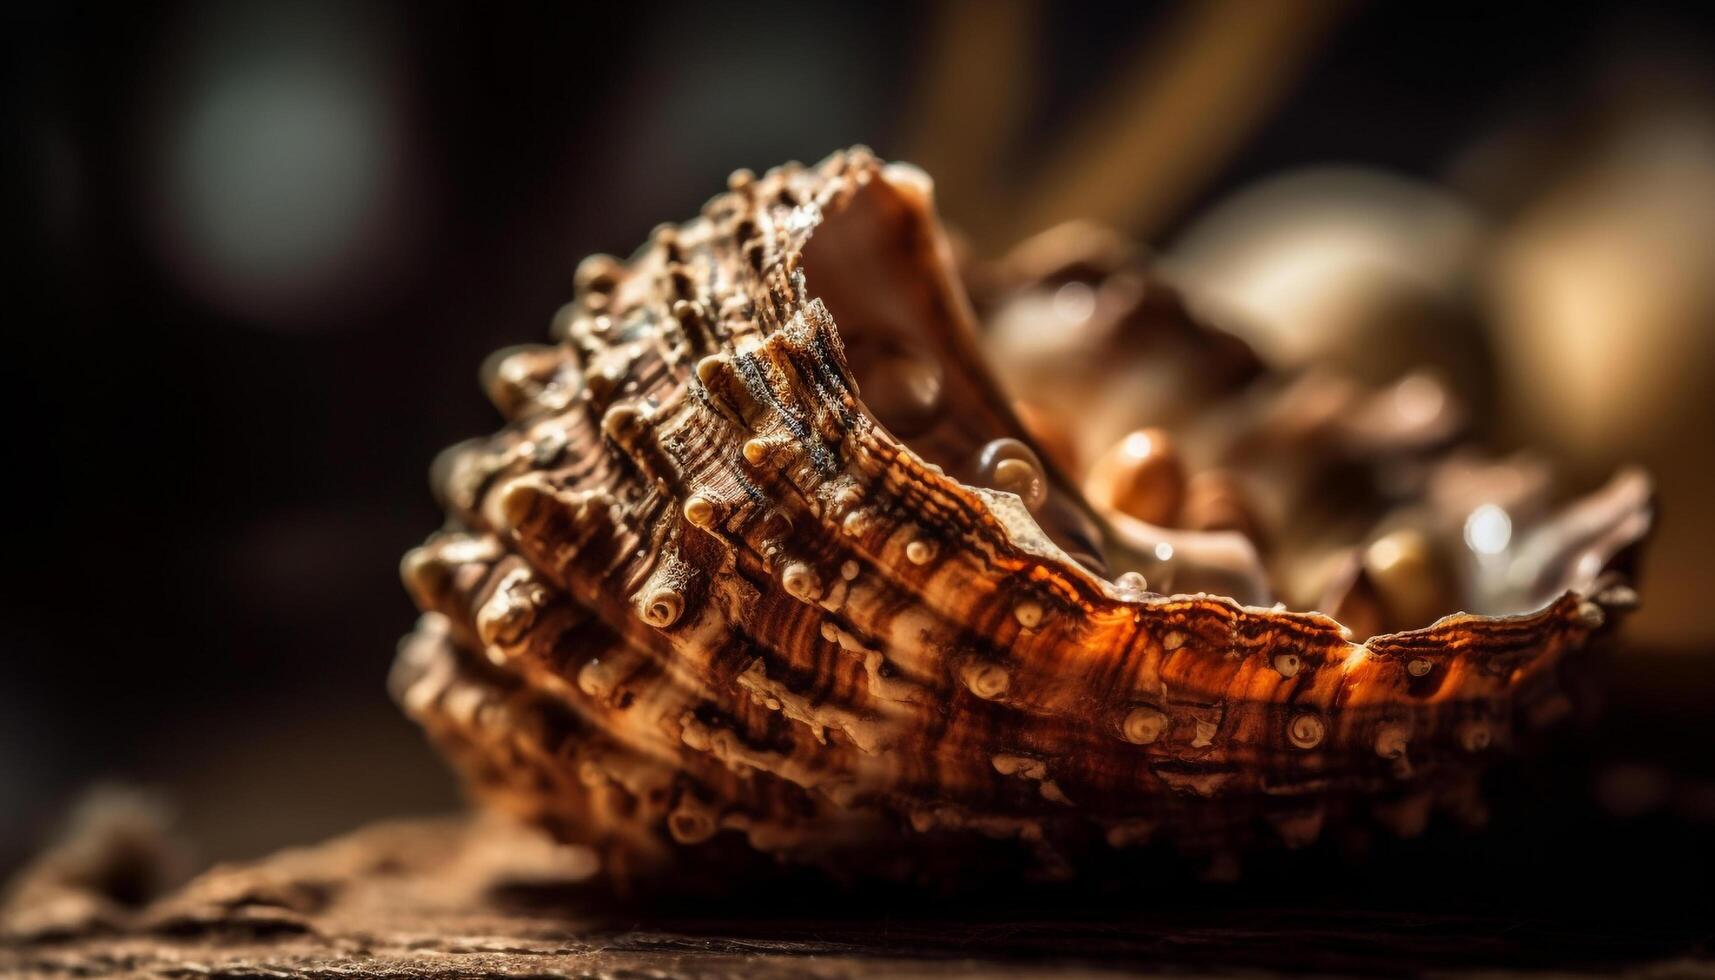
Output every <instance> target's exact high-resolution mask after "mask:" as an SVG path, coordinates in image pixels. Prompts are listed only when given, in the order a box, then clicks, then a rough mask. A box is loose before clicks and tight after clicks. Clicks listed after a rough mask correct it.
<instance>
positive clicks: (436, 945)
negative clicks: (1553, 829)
mask: <svg viewBox="0 0 1715 980" xmlns="http://www.w3.org/2000/svg"><path fill="white" fill-rule="evenodd" d="M1564 819H1565V821H1566V823H1565V825H1564V826H1565V829H1566V831H1567V833H1568V835H1569V836H1571V837H1573V838H1575V837H1576V836H1578V835H1582V834H1585V833H1587V832H1589V831H1591V829H1592V826H1593V824H1592V823H1591V822H1590V821H1592V820H1595V819H1596V818H1594V817H1589V818H1585V817H1581V816H1580V815H1579V814H1578V813H1576V812H1573V813H1570V814H1568V815H1566V816H1565V817H1564ZM1512 826H1513V827H1514V828H1515V829H1516V828H1518V827H1522V826H1526V823H1525V822H1522V821H1521V822H1520V823H1517V824H1514V825H1512ZM1510 832H1511V831H1510V830H1508V829H1507V827H1506V825H1505V824H1503V829H1502V831H1501V836H1500V837H1499V838H1498V839H1496V838H1494V837H1490V838H1480V839H1454V838H1448V839H1438V838H1435V837H1433V836H1432V837H1431V838H1430V839H1429V840H1428V841H1426V842H1418V843H1417V844H1415V845H1402V844H1398V843H1396V842H1384V843H1383V844H1381V845H1380V850H1378V851H1376V852H1372V853H1370V854H1369V855H1367V856H1366V857H1365V858H1364V859H1363V860H1362V861H1361V862H1347V863H1345V864H1344V865H1341V864H1340V863H1339V862H1338V861H1337V860H1336V861H1335V862H1334V864H1335V866H1336V870H1335V871H1333V872H1330V873H1328V874H1326V875H1325V876H1324V877H1323V878H1321V879H1316V878H1311V877H1307V876H1306V875H1305V874H1304V873H1303V872H1304V870H1305V869H1306V868H1311V867H1315V868H1321V869H1326V868H1327V867H1328V865H1329V861H1330V858H1329V855H1327V854H1319V855H1316V856H1315V857H1314V859H1313V860H1312V861H1311V862H1304V861H1300V862H1297V863H1288V864H1285V865H1282V866H1280V867H1276V868H1273V869H1262V870H1261V872H1260V873H1257V874H1247V876H1246V882H1245V884H1244V885H1243V886H1242V887H1238V886H1232V887H1216V886H1202V885H1195V884H1192V883H1190V882H1189V880H1187V879H1182V878H1176V877H1173V876H1170V875H1167V874H1165V873H1164V874H1163V876H1162V877H1161V878H1159V879H1157V880H1150V881H1139V882H1135V883H1133V887H1131V888H1129V889H1127V890H1125V891H1123V892H1119V893H1113V892H1110V893H1107V894H1102V895H1090V894H1084V893H1079V892H1075V891H1057V892H1051V891H1044V892H1042V893H1041V894H1039V895H1037V896H1035V899H1034V900H1033V901H1028V903H1027V904H1024V905H1020V904H1016V903H1014V904H1008V905H994V904H991V902H992V900H989V899H984V898H983V897H981V896H964V897H962V898H959V899H957V900H950V899H944V898H934V897H928V896H925V895H923V893H921V892H909V893H908V892H902V891H891V892H888V891H881V892H877V891H866V892H842V891H840V890H838V889H835V888H832V887H830V886H828V885H827V884H826V883H825V882H821V883H818V882H815V881H814V880H813V879H782V880H780V881H776V882H768V883H764V884H762V885H760V886H756V887H753V888H752V889H751V890H750V891H749V892H739V891H738V890H737V889H736V888H735V889H733V890H731V891H729V892H728V893H726V894H724V895H717V896H710V895H708V894H705V895H703V896H702V897H696V896H690V897H681V898H679V899H676V900H671V901H669V900H666V899H663V898H661V897H660V896H653V897H650V898H647V899H645V898H642V897H638V898H633V899H631V900H626V899H623V898H620V897H616V896H614V895H612V894H611V893H608V892H605V891H603V890H601V889H599V888H597V887H595V886H593V885H591V884H589V882H591V881H593V880H594V879H592V878H590V875H591V872H592V871H593V864H592V859H591V857H590V855H589V854H588V852H585V851H583V850H581V849H579V848H575V847H564V846H559V845H554V844H551V843H549V842H548V841H547V840H546V839H545V838H544V837H541V836H538V835H536V834H534V833H532V832H528V831H523V830H520V829H518V828H516V827H514V826H512V825H508V824H503V823H499V822H497V821H496V820H495V819H493V818H443V819H428V820H416V821H399V822H391V823H385V824H379V825H375V826H371V827H369V828H366V829H363V830H359V831H357V832H354V833H352V834H350V835H347V836H345V837H341V838H337V839H335V840H332V841H329V842H327V843H324V844H321V845H318V846H315V847H309V848H301V849H294V850H288V851H283V852H280V853H278V854H275V855H273V856H271V857H268V858H266V859H263V860H261V861H257V862H254V863H247V864H239V865H228V866H221V867H216V868H214V869H212V870H210V871H208V872H206V873H204V874H203V875H201V876H199V877H197V878H195V879H193V880H192V881H191V882H190V883H189V884H187V885H185V886H184V887H182V888H180V889H178V890H176V891H174V892H172V893H170V894H168V895H166V896H165V897H162V898H160V899H157V900H155V901H153V902H149V903H146V904H143V905H141V906H140V907H135V908H127V907H125V906H124V905H123V904H122V902H120V901H119V900H118V899H117V898H115V897H114V896H112V895H102V894H96V893H93V892H91V891H90V890H89V888H88V887H85V886H84V885H80V884H79V883H78V882H79V881H83V882H85V883H87V882H89V881H92V880H102V876H100V875H97V876H94V877H93V878H92V877H91V876H90V875H87V874H82V873H78V874H73V873H68V866H69V865H71V864H74V863H75V862H72V861H71V860H70V859H69V858H68V857H67V848H68V847H71V848H72V850H73V851H76V850H78V849H79V848H81V849H82V850H83V851H85V852H88V851H89V850H90V848H91V845H90V844H89V843H88V842H87V841H86V842H83V843H82V844H78V845H76V846H75V847H73V845H72V844H67V845H62V847H61V848H60V849H58V851H57V852H55V853H50V854H49V855H47V856H45V857H44V858H43V859H42V860H40V861H38V862H37V864H36V865H35V866H33V868H32V869H30V870H29V871H27V872H26V873H25V875H24V877H23V879H22V880H20V881H18V882H15V883H14V885H13V888H12V891H11V896H12V897H11V900H10V902H9V904H8V905H7V906H6V907H5V909H4V911H3V912H0V930H3V931H4V934H5V939H4V941H3V943H0V976H7V977H11V976H40V977H74V976H109V975H122V976H139V977H204V976H221V977H288V978H294V977H318V978H331V977H397V978H413V980H427V978H443V977H446V978H450V977H488V976H495V977H500V976H509V977H510V976H529V977H710V978H724V977H751V978H770V977H801V976H807V977H849V976H870V975H886V976H923V977H952V976H1026V975H1028V976H1045V975H1046V976H1056V977H1079V976H1102V975H1111V974H1113V973H1116V972H1136V971H1140V970H1144V971H1148V972H1150V973H1167V974H1175V973H1190V972H1194V973H1197V974H1199V975H1204V974H1208V973H1210V972H1215V973H1231V972H1244V973H1246V974H1247V975H1257V974H1259V973H1265V974H1266V973H1298V972H1306V971H1309V972H1315V973H1318V974H1328V973H1335V974H1361V975H1375V974H1404V973H1420V972H1424V971H1434V972H1441V973H1482V974H1484V975H1497V974H1510V973H1513V972H1520V971H1522V972H1533V973H1534V972H1538V971H1544V970H1546V971H1550V972H1565V971H1569V970H1570V971H1579V972H1583V971H1591V970H1596V971H1603V972H1629V973H1634V974H1638V975H1661V976H1668V975H1673V976H1681V975H1687V976H1715V960H1712V959H1710V958H1709V949H1710V940H1711V937H1712V935H1715V933H1712V932H1711V927H1710V925H1709V919H1708V918H1707V917H1706V916H1705V912H1706V910H1707V908H1708V902H1709V899H1708V897H1707V896H1706V895H1705V896H1701V897H1699V896H1695V895H1693V896H1690V897H1687V895H1686V893H1685V892H1683V891H1680V892H1679V897H1678V898H1675V897H1674V892H1675V891H1676V890H1678V889H1681V888H1683V887H1684V882H1683V881H1681V882H1678V883H1677V884H1676V881H1675V879H1676V877H1677V878H1686V877H1687V876H1689V877H1690V878H1691V879H1692V880H1695V878H1696V877H1697V876H1699V875H1701V874H1702V873H1703V869H1706V868H1707V861H1708V855H1707V850H1708V848H1707V845H1705V846H1704V848H1703V851H1702V852H1697V851H1695V850H1693V851H1692V852H1690V853H1688V854H1687V863H1684V864H1682V865H1681V866H1678V867H1674V866H1670V865H1665V864H1661V863H1655V864H1654V865H1653V866H1652V865H1651V863H1650V862H1652V861H1654V860H1656V858H1653V857H1652V856H1651V855H1657V856H1659V852H1660V850H1661V849H1662V848H1666V849H1669V850H1677V851H1680V852H1681V853H1685V850H1684V849H1685V848H1686V847H1687V846H1688V840H1689V841H1695V840H1697V839H1698V838H1697V837H1696V836H1695V835H1694V836H1692V837H1689V838H1688V837H1686V836H1685V835H1684V834H1680V835H1678V836H1676V835H1675V834H1674V833H1666V834H1663V833H1657V834H1655V835H1651V836H1640V837H1638V838H1635V839H1631V840H1629V841H1626V840H1616V841H1615V842H1614V843H1613V846H1612V847H1611V848H1610V850H1609V853H1606V854H1603V855H1597V856H1594V857H1593V858H1592V859H1591V860H1590V861H1588V862H1586V863H1585V864H1584V865H1583V866H1582V867H1577V866H1571V865H1568V866H1564V867H1560V868H1558V869H1557V868H1555V867H1554V866H1552V865H1547V866H1544V867H1543V868H1542V869H1541V873H1540V874H1539V875H1537V876H1536V878H1535V880H1532V879H1531V878H1530V877H1529V876H1528V875H1526V874H1524V873H1522V872H1525V871H1528V870H1529V868H1530V867H1531V866H1532V863H1533V862H1534V861H1536V860H1537V858H1536V857H1534V856H1533V855H1531V854H1530V853H1529V852H1528V851H1521V849H1520V848H1518V846H1517V841H1516V840H1509V839H1508V837H1507V836H1506V835H1507V834H1509V833H1510ZM131 843H133V844H134V843H135V841H132V842H131ZM1547 843H1550V844H1556V843H1564V841H1559V840H1558V838H1549V839H1547ZM114 845H115V841H114V840H108V841H107V842H106V843H104V844H99V845H97V846H96V847H95V850H96V851H100V852H102V853H103V854H104V855H105V857H106V859H111V860H123V859H125V858H126V856H127V855H130V856H131V857H135V853H134V850H127V849H126V848H125V847H116V846H114ZM1390 848H1393V849H1396V850H1390ZM1507 855H1510V857H1508V856H1507ZM84 856H85V857H88V854H87V853H86V854H85V855H84ZM1699 862H1701V863H1699ZM1479 868H1482V869H1486V870H1487V876H1486V877H1479V876H1475V875H1474V874H1473V872H1474V869H1479ZM1627 869H1631V870H1630V872H1628V870H1627ZM83 870H84V871H87V870H88V868H87V867H84V869H83ZM1628 873H1631V874H1634V875H1635V877H1634V878H1633V879H1632V880H1630V881H1627V880H1626V879H1625V876H1626V875H1627V874H1628ZM105 880H107V881H109V882H111V881H113V880H115V879H114V878H113V877H112V876H107V878H106V879H105ZM1461 882H1463V884H1461ZM1580 882H1582V883H1583V886H1584V890H1583V891H1582V892H1581V891H1580V890H1579V889H1580V884H1579V883H1580ZM1650 883H1656V884H1659V885H1660V889H1658V890H1654V891H1652V890H1651V889H1650V888H1649V887H1648V886H1649V884H1650ZM1390 884H1391V888H1390Z"/></svg>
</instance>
